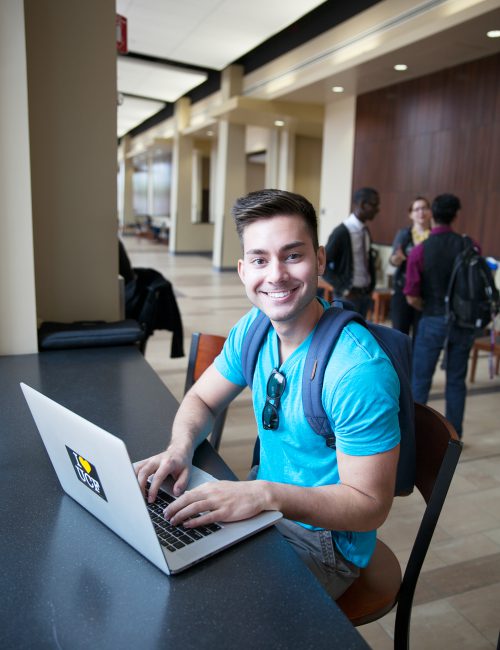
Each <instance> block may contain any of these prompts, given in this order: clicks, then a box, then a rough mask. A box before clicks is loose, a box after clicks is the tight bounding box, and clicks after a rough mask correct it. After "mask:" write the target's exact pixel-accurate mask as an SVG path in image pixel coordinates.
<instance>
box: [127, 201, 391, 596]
mask: <svg viewBox="0 0 500 650" xmlns="http://www.w3.org/2000/svg"><path fill="white" fill-rule="evenodd" d="M233 216H234V220H235V223H236V228H237V231H238V235H239V237H240V241H241V244H242V251H243V256H242V259H240V260H239V261H238V273H239V276H240V278H241V281H242V282H243V284H244V286H245V289H246V293H247V296H248V298H249V300H250V302H251V303H252V304H253V309H251V310H250V311H249V312H248V313H247V314H246V315H245V316H244V317H243V318H242V319H241V320H240V321H239V322H238V323H237V324H236V325H235V326H234V327H233V329H232V330H231V332H230V334H229V336H228V339H227V341H226V343H225V345H224V349H223V350H222V352H221V354H220V355H219V356H218V357H217V359H216V360H215V362H214V364H213V365H212V366H210V367H209V368H208V369H207V370H206V372H205V373H204V374H203V375H202V376H201V377H200V379H199V380H198V381H197V382H196V384H195V385H194V386H193V387H192V388H191V390H190V391H189V392H188V393H187V394H186V396H185V397H184V399H183V401H182V403H181V405H180V407H179V410H178V413H177V415H176V418H175V421H174V424H173V428H172V436H171V441H170V444H169V446H168V448H167V449H166V451H164V452H162V453H160V454H158V455H156V456H153V457H151V458H148V459H146V460H144V461H141V462H139V463H137V464H136V472H137V476H138V480H139V483H140V485H141V487H142V488H143V489H145V486H146V481H147V479H148V477H149V476H150V475H152V474H154V477H153V480H152V483H151V488H150V490H149V499H150V500H154V498H155V495H156V492H157V489H158V487H159V486H160V484H161V482H162V481H163V480H164V479H165V478H166V477H167V476H169V475H171V476H172V477H173V479H174V480H175V485H174V492H175V494H176V495H179V498H178V499H177V500H176V501H175V502H174V503H173V504H172V505H170V506H169V507H168V508H167V510H166V511H165V516H166V517H167V518H168V519H170V520H171V521H172V523H173V524H177V525H179V524H182V523H183V524H184V525H185V526H186V527H191V526H193V525H194V522H192V521H191V520H190V517H192V516H193V515H198V514H199V513H203V514H201V515H200V516H199V517H197V518H196V524H195V525H203V524H208V523H212V522H215V521H222V522H223V521H236V520H241V519H245V518H248V517H251V516H253V515H255V514H257V513H259V512H262V511H264V510H280V511H281V512H282V513H283V515H284V517H285V519H283V520H282V521H281V522H280V523H279V524H277V527H278V529H279V530H280V532H281V533H282V534H283V535H284V536H285V538H286V539H287V540H288V541H289V542H290V543H291V544H292V545H293V547H294V548H295V550H296V551H297V552H298V554H299V555H300V557H301V558H302V559H303V560H304V562H305V563H306V564H307V566H308V567H309V568H310V569H311V571H313V573H314V574H315V575H316V576H317V577H318V579H319V580H320V581H321V583H322V584H323V586H324V587H325V589H326V590H327V591H328V593H329V594H330V595H331V596H332V598H338V597H339V596H340V595H341V594H342V593H343V592H344V591H345V589H347V587H348V586H349V585H350V584H351V583H352V581H353V580H355V579H356V577H357V576H358V574H359V568H360V567H363V566H366V565H367V564H368V562H369V560H370V557H371V554H372V552H373V549H374V546H375V536H376V528H377V527H378V526H380V525H381V524H382V523H383V521H384V520H385V518H386V516H387V514H388V512H389V509H390V507H391V503H392V498H393V494H394V484H395V477H396V467H397V461H398V456H399V439H400V434H399V425H398V410H399V403H398V400H399V382H398V378H397V375H396V372H395V371H394V369H393V367H392V365H391V363H390V361H389V359H388V358H387V356H386V355H385V354H384V352H383V351H382V350H381V349H380V347H379V346H378V344H377V343H376V341H375V340H374V339H373V337H372V336H371V334H370V333H369V332H368V331H367V330H366V329H365V328H364V327H363V326H362V325H360V324H358V323H350V324H349V325H347V326H346V327H345V328H344V330H343V331H342V334H341V335H340V337H339V340H338V342H337V345H336V346H335V348H334V350H333V352H332V354H331V357H330V360H329V363H328V365H327V368H326V372H325V378H324V383H323V390H322V402H323V407H324V409H325V412H326V413H327V414H328V417H329V420H330V423H331V425H332V429H333V430H334V431H335V434H336V438H337V446H336V449H331V448H329V447H327V446H326V445H325V440H324V438H323V437H321V436H319V435H318V434H316V433H315V432H314V431H313V429H312V428H311V427H310V426H309V424H308V422H307V420H306V417H305V415H304V412H303V407H302V394H301V390H302V371H303V367H304V361H305V358H306V354H307V350H308V347H309V345H310V343H311V340H312V336H313V331H314V328H315V327H316V325H317V323H318V321H319V319H320V318H321V316H322V314H323V312H324V311H325V310H326V309H328V308H329V305H328V303H326V302H325V301H323V300H321V299H318V298H317V297H316V290H317V282H318V275H321V274H322V273H323V272H324V268H325V251H324V248H323V247H322V246H319V245H318V235H317V219H316V213H315V211H314V208H313V206H312V205H311V204H310V203H309V201H307V200H306V199H305V198H304V197H302V196H300V195H297V194H292V193H290V192H284V191H280V190H262V191H259V192H252V193H250V194H248V195H247V196H245V197H242V198H240V199H238V201H236V204H235V206H234V208H233ZM259 310H260V311H262V312H264V313H265V314H266V315H267V316H268V317H269V319H270V321H271V327H270V328H269V330H268V333H267V336H266V338H265V340H264V342H263V344H262V346H261V349H260V351H259V356H258V360H257V366H256V369H255V373H254V378H253V383H252V398H253V405H254V411H255V416H256V422H257V432H258V435H259V438H260V445H261V449H260V462H259V465H258V466H256V467H255V468H253V470H252V473H251V478H250V477H249V480H247V481H241V482H230V481H221V482H218V483H215V484H213V483H210V484H208V483H207V484H205V485H202V486H200V487H197V488H195V489H193V490H190V491H188V492H186V491H185V487H186V485H187V481H188V478H189V473H190V468H191V462H192V457H193V453H194V450H195V448H196V446H197V445H198V444H199V443H200V442H201V441H202V440H203V439H204V438H205V437H206V436H207V435H208V433H209V432H210V430H211V426H212V423H213V421H214V417H215V415H216V414H217V413H218V412H219V411H220V410H221V409H223V408H225V407H226V406H227V405H228V404H229V402H231V400H233V399H234V398H235V397H236V396H237V395H238V394H239V393H240V392H241V391H242V390H243V388H244V387H245V386H246V381H245V378H244V374H243V363H242V358H241V355H242V348H243V341H244V339H245V336H246V334H247V332H248V330H249V327H250V325H251V324H252V322H253V321H254V319H255V318H256V317H257V315H258V313H259Z"/></svg>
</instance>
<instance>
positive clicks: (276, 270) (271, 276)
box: [267, 260, 288, 283]
mask: <svg viewBox="0 0 500 650" xmlns="http://www.w3.org/2000/svg"><path fill="white" fill-rule="evenodd" d="M287 277H288V269H287V267H286V264H284V262H282V261H281V260H271V263H270V264H269V266H268V276H267V279H268V281H269V282H274V283H276V282H280V281H282V280H284V279H286V278H287Z"/></svg>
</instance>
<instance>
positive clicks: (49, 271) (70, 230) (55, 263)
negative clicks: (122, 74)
mask: <svg viewBox="0 0 500 650" xmlns="http://www.w3.org/2000/svg"><path fill="white" fill-rule="evenodd" d="M2 4H6V3H2ZM7 4H10V3H7ZM16 4H17V3H16ZM24 9H25V26H26V34H25V35H26V54H27V56H26V62H27V77H28V89H29V138H30V153H31V192H32V207H33V233H34V251H35V274H36V303H37V315H38V318H39V319H41V320H54V321H62V322H71V321H75V320H107V321H112V320H117V319H118V317H119V313H120V312H119V285H118V243H117V200H116V101H117V100H116V44H115V2H114V0H87V1H86V2H84V3H82V2H80V0H25V2H24ZM8 58H10V59H12V58H13V57H12V55H10V56H9V57H8Z"/></svg>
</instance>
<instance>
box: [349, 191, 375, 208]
mask: <svg viewBox="0 0 500 650" xmlns="http://www.w3.org/2000/svg"><path fill="white" fill-rule="evenodd" d="M375 197H377V199H378V198H379V194H378V192H377V190H374V189H373V187H360V188H359V190H356V191H355V192H354V194H353V195H352V204H353V205H361V204H362V203H364V202H365V201H368V202H369V201H370V200H371V199H373V198H375Z"/></svg>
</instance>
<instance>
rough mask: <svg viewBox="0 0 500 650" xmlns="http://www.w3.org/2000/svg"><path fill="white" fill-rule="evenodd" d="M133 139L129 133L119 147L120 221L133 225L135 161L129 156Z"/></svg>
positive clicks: (126, 224) (124, 224) (125, 224)
mask: <svg viewBox="0 0 500 650" xmlns="http://www.w3.org/2000/svg"><path fill="white" fill-rule="evenodd" d="M131 143H132V139H131V138H130V136H129V135H125V136H123V138H122V141H121V145H120V149H119V165H120V172H119V173H120V182H119V183H118V210H119V213H120V214H119V218H120V223H121V224H123V226H125V227H127V226H133V225H134V224H135V218H134V203H133V202H134V187H133V179H134V163H133V160H132V158H131V157H129V156H128V154H129V151H130V147H131Z"/></svg>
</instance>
